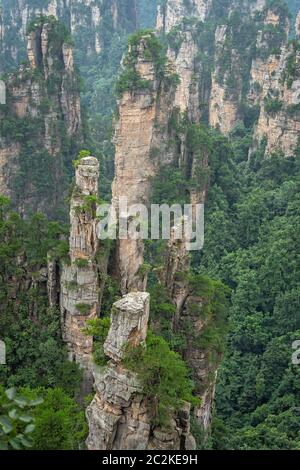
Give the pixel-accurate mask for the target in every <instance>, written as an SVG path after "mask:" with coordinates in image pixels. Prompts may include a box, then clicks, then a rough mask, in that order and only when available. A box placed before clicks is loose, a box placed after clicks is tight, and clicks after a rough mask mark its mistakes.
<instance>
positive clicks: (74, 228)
mask: <svg viewBox="0 0 300 470" xmlns="http://www.w3.org/2000/svg"><path fill="white" fill-rule="evenodd" d="M98 180H99V162H98V160H97V159H96V158H94V157H86V158H83V159H82V160H80V162H79V163H78V167H77V169H76V183H75V188H74V191H73V195H72V198H71V208H70V223H71V233H70V264H66V263H64V264H63V267H62V273H61V298H60V308H61V323H62V331H63V339H64V341H65V342H66V343H67V345H68V349H69V354H70V360H71V361H76V362H77V363H79V364H80V366H81V367H82V368H83V370H84V391H85V392H88V391H89V390H90V389H91V385H92V382H93V378H92V352H93V341H92V338H91V337H88V336H86V335H85V334H84V332H83V329H84V328H85V326H86V321H87V320H89V319H95V318H97V316H98V314H99V309H100V279H99V269H100V268H99V266H98V264H97V260H96V255H97V251H98V239H97V235H96V224H97V219H96V199H95V198H97V195H98Z"/></svg>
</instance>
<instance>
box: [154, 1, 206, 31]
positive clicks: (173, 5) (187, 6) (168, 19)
mask: <svg viewBox="0 0 300 470" xmlns="http://www.w3.org/2000/svg"><path fill="white" fill-rule="evenodd" d="M211 5H212V0H188V1H186V0H168V1H167V2H165V4H164V5H159V7H158V15H157V29H158V30H164V32H165V33H169V32H170V31H171V29H172V28H174V26H176V25H177V24H178V22H179V21H180V20H182V19H183V18H185V17H195V18H197V20H198V21H204V20H205V19H206V17H207V15H208V12H209V10H210V7H211Z"/></svg>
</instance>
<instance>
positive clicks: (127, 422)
mask: <svg viewBox="0 0 300 470" xmlns="http://www.w3.org/2000/svg"><path fill="white" fill-rule="evenodd" d="M149 299H150V296H149V294H147V293H143V292H135V293H131V294H128V295H126V296H124V297H123V299H122V300H120V301H119V302H117V303H115V304H114V307H113V314H112V319H111V320H112V323H111V328H110V331H109V334H108V337H107V340H106V343H105V345H104V350H105V354H106V355H107V356H108V357H109V358H110V362H109V363H108V365H107V367H104V368H99V367H96V366H95V367H94V378H95V390H96V396H95V398H94V400H93V401H92V403H91V405H90V406H89V407H88V409H87V412H86V414H87V419H88V422H89V431H90V432H89V436H88V439H87V447H88V449H89V450H145V449H162V450H168V449H170V450H172V449H180V448H182V449H184V448H189V447H190V446H192V447H193V448H194V440H193V437H192V436H191V434H190V422H189V416H190V408H189V405H188V404H187V405H186V407H185V408H183V410H182V411H181V413H180V416H179V417H178V418H177V419H176V420H174V421H173V422H172V423H171V427H170V429H168V430H167V431H166V430H163V429H159V428H157V427H156V428H155V427H153V426H152V425H151V416H150V415H149V408H148V406H147V400H145V399H144V398H143V390H142V387H141V384H140V382H139V380H138V377H137V376H136V374H135V373H133V372H131V371H129V370H126V369H125V368H124V366H123V365H122V358H123V356H124V346H125V345H126V344H128V343H129V344H131V345H132V346H138V345H140V344H141V343H143V342H144V340H145V338H146V334H147V323H148V318H149ZM185 446H187V447H185Z"/></svg>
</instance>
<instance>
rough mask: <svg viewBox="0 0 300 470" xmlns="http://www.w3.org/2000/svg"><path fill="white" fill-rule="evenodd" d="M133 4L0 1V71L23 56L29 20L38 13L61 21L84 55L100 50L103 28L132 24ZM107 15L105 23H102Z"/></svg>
mask: <svg viewBox="0 0 300 470" xmlns="http://www.w3.org/2000/svg"><path fill="white" fill-rule="evenodd" d="M135 3H136V2H135V0H118V1H117V0H113V1H112V0H75V1H74V0H46V1H43V2H40V5H38V2H36V1H32V0H17V1H16V2H14V6H12V5H11V4H10V0H3V2H2V4H3V10H2V22H1V21H0V25H1V26H0V37H1V38H2V41H1V48H2V53H3V55H4V59H5V62H6V64H2V65H0V70H2V67H3V66H6V67H10V66H11V65H12V64H18V63H19V62H20V60H21V59H23V58H24V49H25V47H24V45H25V42H26V41H25V40H26V32H27V28H28V26H29V25H30V22H31V21H32V19H33V18H35V17H37V16H39V15H45V16H52V17H53V18H56V19H58V20H61V21H63V22H64V23H65V24H66V25H67V27H68V29H69V30H70V31H71V33H72V35H73V36H74V37H75V41H76V44H77V48H78V50H79V51H80V54H81V56H82V58H84V57H89V56H91V55H95V56H97V55H99V54H100V53H101V52H102V50H103V47H105V44H103V41H104V34H103V32H104V30H105V28H106V27H109V28H110V27H111V28H112V30H113V31H122V30H128V29H129V30H130V29H134V28H135V27H136V23H137V19H136V14H137V13H136V4H135ZM0 14H1V13H0ZM107 18H109V22H110V24H109V25H107V24H106V23H105V21H106V20H107ZM110 32H111V31H110ZM83 36H84V40H83ZM12 37H14V41H13V43H12V42H11V38H12Z"/></svg>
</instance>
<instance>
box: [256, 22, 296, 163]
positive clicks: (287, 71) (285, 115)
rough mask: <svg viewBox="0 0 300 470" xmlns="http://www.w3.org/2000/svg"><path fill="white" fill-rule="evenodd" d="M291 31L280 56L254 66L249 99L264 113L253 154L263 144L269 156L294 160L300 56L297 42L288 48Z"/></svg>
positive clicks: (258, 128) (261, 117) (273, 55)
mask: <svg viewBox="0 0 300 470" xmlns="http://www.w3.org/2000/svg"><path fill="white" fill-rule="evenodd" d="M268 19H269V20H271V21H272V24H273V22H274V21H275V20H276V21H278V20H277V19H276V18H274V16H268ZM288 31H289V30H288V27H287V29H286V37H285V39H284V42H283V44H282V47H281V50H280V53H274V54H272V55H271V56H270V57H269V58H268V59H267V60H265V61H264V60H261V59H257V60H254V61H253V63H252V68H251V88H250V97H249V98H250V100H251V99H252V100H253V101H254V102H255V103H257V104H259V106H260V113H259V119H258V122H257V125H256V126H255V131H254V144H253V148H252V150H251V153H252V152H253V150H254V149H257V148H259V147H260V146H261V144H263V146H264V152H265V154H266V155H271V154H272V153H274V152H280V153H282V154H283V155H284V156H286V157H290V156H293V155H294V153H295V150H296V148H297V146H298V144H299V131H300V114H299V113H300V111H299V110H300V53H299V50H298V47H299V46H298V45H297V42H293V43H291V44H290V45H289V46H288V45H287V36H288Z"/></svg>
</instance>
